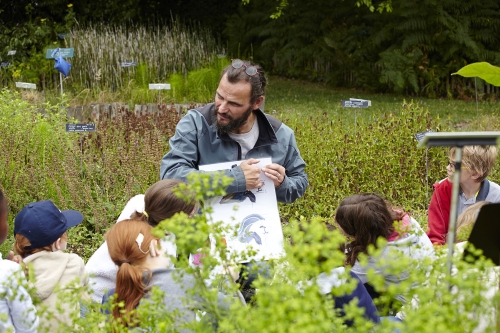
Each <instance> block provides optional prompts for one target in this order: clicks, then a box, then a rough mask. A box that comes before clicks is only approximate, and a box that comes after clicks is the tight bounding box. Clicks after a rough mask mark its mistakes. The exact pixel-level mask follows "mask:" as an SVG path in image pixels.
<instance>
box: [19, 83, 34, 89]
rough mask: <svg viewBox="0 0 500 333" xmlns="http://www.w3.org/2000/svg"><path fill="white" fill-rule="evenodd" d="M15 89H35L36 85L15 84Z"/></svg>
mask: <svg viewBox="0 0 500 333" xmlns="http://www.w3.org/2000/svg"><path fill="white" fill-rule="evenodd" d="M16 87H17V88H24V89H36V84H34V83H26V82H16Z"/></svg>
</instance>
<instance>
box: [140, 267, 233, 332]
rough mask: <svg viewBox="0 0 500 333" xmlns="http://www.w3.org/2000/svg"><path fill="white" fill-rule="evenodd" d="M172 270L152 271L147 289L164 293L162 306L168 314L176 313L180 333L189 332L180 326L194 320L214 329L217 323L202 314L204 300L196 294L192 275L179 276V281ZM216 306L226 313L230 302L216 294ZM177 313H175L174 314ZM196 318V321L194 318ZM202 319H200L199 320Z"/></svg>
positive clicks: (207, 315)
mask: <svg viewBox="0 0 500 333" xmlns="http://www.w3.org/2000/svg"><path fill="white" fill-rule="evenodd" d="M174 271H175V270H174V269H169V268H157V269H153V270H152V271H151V272H152V276H151V280H150V281H149V285H148V286H149V287H155V286H156V287H158V288H159V289H160V290H161V291H163V292H164V293H165V298H164V304H165V306H166V310H167V311H168V312H169V313H176V316H178V317H177V318H176V319H177V320H176V323H177V325H178V327H177V329H179V331H180V332H186V333H187V332H191V331H190V330H189V329H185V328H183V325H182V324H185V323H189V322H192V321H194V320H201V321H203V322H204V323H205V324H211V325H214V326H215V327H216V326H217V322H216V321H215V319H214V318H213V317H212V316H211V315H210V314H209V313H206V314H204V311H207V310H208V309H206V308H205V307H204V304H205V302H204V300H203V298H201V297H200V296H199V295H197V293H195V292H194V290H196V289H195V288H196V282H195V279H194V277H193V276H192V275H189V274H187V273H184V274H182V275H180V276H181V277H180V280H179V279H176V277H174ZM148 299H149V294H146V296H145V297H144V298H143V299H142V300H141V303H143V302H147V301H148ZM217 305H218V308H219V310H221V311H227V310H228V309H229V305H230V300H229V298H228V297H226V296H225V295H224V294H222V293H220V292H217ZM176 311H177V312H176ZM197 316H198V319H196V317H197ZM200 317H202V318H200Z"/></svg>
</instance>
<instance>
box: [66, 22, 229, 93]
mask: <svg viewBox="0 0 500 333" xmlns="http://www.w3.org/2000/svg"><path fill="white" fill-rule="evenodd" d="M68 41H69V46H70V47H74V48H75V55H74V58H72V59H71V62H72V65H73V68H72V71H71V80H70V81H71V82H68V83H69V84H72V85H73V86H75V87H76V86H80V87H81V88H90V89H92V90H108V91H112V92H113V91H117V90H121V89H122V88H124V87H127V86H128V85H129V83H130V81H131V80H134V81H135V82H137V83H138V84H139V85H144V84H145V83H159V82H164V81H165V80H166V79H167V78H168V77H169V76H170V75H172V74H182V75H187V74H188V72H189V71H191V70H194V69H198V68H202V67H204V66H206V65H207V64H210V63H213V62H214V61H215V59H216V57H217V54H219V53H221V52H222V48H221V47H220V46H219V45H218V44H217V42H216V40H215V38H214V37H213V36H212V33H211V31H210V30H209V29H206V28H203V27H201V26H199V25H195V24H193V25H183V24H182V23H181V22H179V21H178V20H174V21H173V23H171V24H170V25H168V26H159V25H158V26H155V27H150V28H147V27H144V26H139V25H131V26H107V25H105V24H102V23H101V24H95V25H89V26H79V27H76V28H75V29H73V30H72V32H71V34H70V36H69V40H68ZM132 61H135V62H136V63H137V67H121V66H120V63H121V62H132Z"/></svg>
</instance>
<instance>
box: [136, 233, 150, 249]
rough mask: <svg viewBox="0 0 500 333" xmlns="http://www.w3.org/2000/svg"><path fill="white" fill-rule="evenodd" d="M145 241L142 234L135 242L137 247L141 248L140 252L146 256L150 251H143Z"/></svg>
mask: <svg viewBox="0 0 500 333" xmlns="http://www.w3.org/2000/svg"><path fill="white" fill-rule="evenodd" d="M143 241H144V235H143V234H142V233H139V235H137V238H136V239H135V242H136V243H137V245H138V246H139V251H141V252H142V253H144V254H148V253H149V250H147V251H146V252H144V251H143V250H142V249H141V245H142V242H143Z"/></svg>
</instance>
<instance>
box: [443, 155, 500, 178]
mask: <svg viewBox="0 0 500 333" xmlns="http://www.w3.org/2000/svg"><path fill="white" fill-rule="evenodd" d="M455 150H456V149H455V147H452V148H451V149H450V154H449V157H450V159H454V158H455ZM462 154H463V155H462V165H463V166H464V167H466V168H467V169H469V171H470V172H471V173H473V174H474V173H476V174H478V175H479V178H478V179H477V180H476V181H477V182H478V183H480V182H482V181H483V180H485V179H486V177H488V175H489V173H490V172H491V169H493V165H494V164H495V160H496V159H497V156H498V151H497V147H495V146H464V147H463V149H462Z"/></svg>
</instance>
